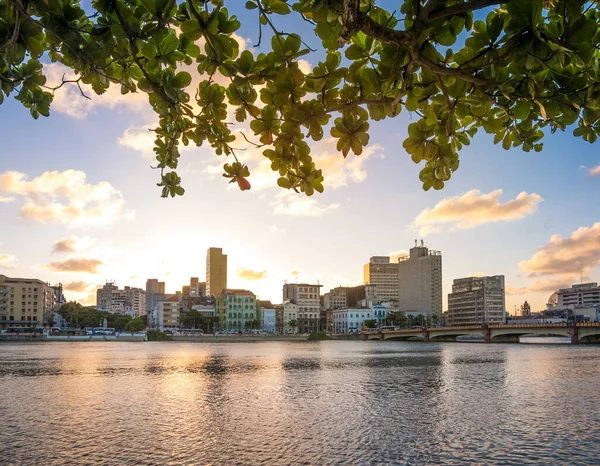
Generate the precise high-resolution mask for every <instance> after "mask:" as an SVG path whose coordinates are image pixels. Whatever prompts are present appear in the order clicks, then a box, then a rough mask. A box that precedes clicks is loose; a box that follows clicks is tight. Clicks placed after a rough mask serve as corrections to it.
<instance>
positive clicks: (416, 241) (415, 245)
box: [415, 240, 417, 248]
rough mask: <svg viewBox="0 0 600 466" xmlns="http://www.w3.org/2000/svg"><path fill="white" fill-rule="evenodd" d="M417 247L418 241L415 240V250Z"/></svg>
mask: <svg viewBox="0 0 600 466" xmlns="http://www.w3.org/2000/svg"><path fill="white" fill-rule="evenodd" d="M416 247H417V240H415V248H416Z"/></svg>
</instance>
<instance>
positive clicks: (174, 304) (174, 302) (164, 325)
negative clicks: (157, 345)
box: [155, 296, 181, 331]
mask: <svg viewBox="0 0 600 466" xmlns="http://www.w3.org/2000/svg"><path fill="white" fill-rule="evenodd" d="M155 310H156V319H155V320H156V327H158V329H159V330H161V331H164V330H170V331H173V330H176V329H177V328H179V324H180V323H181V322H180V319H181V312H180V309H179V298H178V297H177V296H170V297H168V298H165V300H164V301H160V302H158V303H156V307H155Z"/></svg>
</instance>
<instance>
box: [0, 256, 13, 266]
mask: <svg viewBox="0 0 600 466" xmlns="http://www.w3.org/2000/svg"><path fill="white" fill-rule="evenodd" d="M16 266H17V258H16V257H15V256H13V255H12V254H0V269H14V268H15V267H16Z"/></svg>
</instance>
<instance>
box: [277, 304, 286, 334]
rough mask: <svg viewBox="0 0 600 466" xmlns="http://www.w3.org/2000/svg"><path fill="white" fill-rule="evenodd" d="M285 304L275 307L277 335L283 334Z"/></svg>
mask: <svg viewBox="0 0 600 466" xmlns="http://www.w3.org/2000/svg"><path fill="white" fill-rule="evenodd" d="M283 309H284V307H283V304H277V305H276V306H275V331H276V332H277V333H283V327H284V325H283V322H284V318H283Z"/></svg>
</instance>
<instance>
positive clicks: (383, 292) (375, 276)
mask: <svg viewBox="0 0 600 466" xmlns="http://www.w3.org/2000/svg"><path fill="white" fill-rule="evenodd" d="M398 270H399V269H398V263H397V262H391V261H390V258H389V257H388V256H374V257H371V259H369V263H368V264H365V265H364V267H363V272H364V284H365V285H375V295H376V296H377V298H378V299H380V300H381V301H397V300H398Z"/></svg>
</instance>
